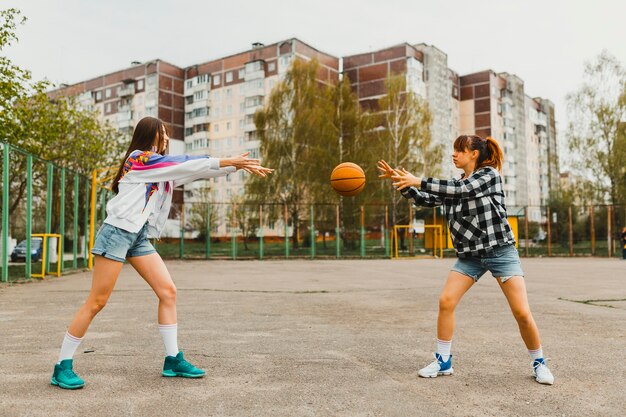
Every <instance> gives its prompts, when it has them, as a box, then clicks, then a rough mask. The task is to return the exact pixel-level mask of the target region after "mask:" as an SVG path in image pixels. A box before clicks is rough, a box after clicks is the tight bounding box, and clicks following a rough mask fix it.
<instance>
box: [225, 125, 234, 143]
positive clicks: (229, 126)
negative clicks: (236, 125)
mask: <svg viewBox="0 0 626 417" xmlns="http://www.w3.org/2000/svg"><path fill="white" fill-rule="evenodd" d="M232 127H233V124H232V123H231V122H226V130H230V129H232ZM228 141H229V142H230V139H228Z"/></svg>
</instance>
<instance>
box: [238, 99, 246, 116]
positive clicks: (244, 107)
mask: <svg viewBox="0 0 626 417" xmlns="http://www.w3.org/2000/svg"><path fill="white" fill-rule="evenodd" d="M245 109H246V103H245V102H244V101H242V102H241V103H239V113H243V112H244V111H245Z"/></svg>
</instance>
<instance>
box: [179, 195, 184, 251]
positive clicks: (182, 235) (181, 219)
mask: <svg viewBox="0 0 626 417" xmlns="http://www.w3.org/2000/svg"><path fill="white" fill-rule="evenodd" d="M178 243H179V245H178V257H179V258H180V259H183V258H184V257H185V203H181V205H180V242H178Z"/></svg>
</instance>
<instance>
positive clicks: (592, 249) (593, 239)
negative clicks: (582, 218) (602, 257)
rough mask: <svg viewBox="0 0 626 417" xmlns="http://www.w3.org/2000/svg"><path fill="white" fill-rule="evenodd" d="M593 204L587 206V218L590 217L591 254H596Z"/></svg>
mask: <svg viewBox="0 0 626 417" xmlns="http://www.w3.org/2000/svg"><path fill="white" fill-rule="evenodd" d="M593 211H594V210H593V206H589V218H590V219H591V224H590V226H591V256H595V254H596V228H595V217H596V216H595V213H594V212H593Z"/></svg>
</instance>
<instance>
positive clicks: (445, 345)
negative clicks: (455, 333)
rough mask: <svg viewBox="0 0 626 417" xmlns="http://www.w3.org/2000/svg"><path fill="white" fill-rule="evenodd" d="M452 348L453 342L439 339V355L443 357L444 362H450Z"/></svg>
mask: <svg viewBox="0 0 626 417" xmlns="http://www.w3.org/2000/svg"><path fill="white" fill-rule="evenodd" d="M451 348H452V340H439V339H437V353H438V354H440V355H441V359H442V360H443V361H444V362H448V358H450V349H451Z"/></svg>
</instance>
